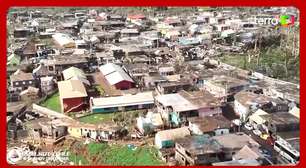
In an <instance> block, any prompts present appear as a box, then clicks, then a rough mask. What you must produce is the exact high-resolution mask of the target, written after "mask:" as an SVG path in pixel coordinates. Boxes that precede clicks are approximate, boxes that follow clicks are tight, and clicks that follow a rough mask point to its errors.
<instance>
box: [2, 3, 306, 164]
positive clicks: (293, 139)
mask: <svg viewBox="0 0 306 168" xmlns="http://www.w3.org/2000/svg"><path fill="white" fill-rule="evenodd" d="M281 14H286V15H290V16H292V17H291V19H292V18H293V19H294V20H291V23H293V22H294V25H291V26H287V27H282V25H280V26H278V27H277V28H276V27H275V25H269V24H259V23H258V22H255V21H254V20H253V21H251V20H250V19H249V18H250V17H254V16H255V17H258V18H263V17H270V18H271V17H272V16H279V15H281ZM7 16H8V20H7V28H8V29H7V32H8V35H7V41H8V48H7V65H6V66H7V96H6V100H7V149H8V150H11V151H12V149H16V148H19V149H22V150H23V151H34V152H36V153H38V152H40V151H48V152H56V151H69V156H68V160H66V161H63V160H60V159H58V160H56V159H53V160H52V161H41V160H38V159H37V158H35V156H31V157H27V156H23V157H22V158H21V159H19V160H18V162H17V163H15V164H18V165H186V166H187V165H210V166H226V165H246V166H250V165H252V166H257V165H294V164H297V163H298V162H299V157H300V152H299V141H300V138H299V124H300V120H299V118H300V112H299V98H300V96H299V95H300V91H299V90H300V89H299V77H295V78H294V79H293V78H292V80H287V79H284V78H281V77H279V76H280V75H287V76H294V75H297V76H299V72H296V71H294V69H293V72H292V67H293V68H296V67H297V69H299V33H296V32H299V17H298V10H297V9H295V8H245V9H244V8H212V7H205V8H204V7H192V8H191V7H190V8H178V7H177V8H171V7H152V8H139V7H138V8H137V7H135V8H132V7H130V8H119V7H116V8H115V7H113V8H111V7H104V8H102V7H101V8H39V9H38V8H11V9H10V11H9V12H8V15H7ZM292 32H293V33H292ZM292 34H293V36H292V37H293V38H289V37H288V36H290V35H292ZM290 37H291V36H290ZM284 45H285V46H287V47H282V46H284ZM271 46H272V49H271ZM275 46H278V47H279V46H281V47H280V48H282V49H286V50H287V49H288V48H289V49H290V51H289V52H283V50H281V54H283V55H285V58H288V59H286V60H289V63H288V61H287V62H286V64H285V65H286V66H285V70H284V71H281V70H282V67H281V66H278V65H279V64H276V68H275V67H274V70H278V71H277V72H276V73H274V71H271V72H272V73H271V72H270V71H268V70H266V71H260V70H255V69H252V68H248V67H247V66H248V65H251V64H252V65H253V64H256V63H257V65H259V64H258V63H259V62H260V61H261V60H264V61H265V59H266V58H265V56H263V55H264V53H263V52H262V51H263V50H264V49H266V48H270V50H271V51H270V50H269V49H268V50H269V51H270V52H272V51H274V50H276V49H274V48H273V47H275ZM290 47H291V48H290ZM229 56H231V57H229ZM225 58H226V59H225ZM238 58H242V59H241V60H240V61H239V60H238ZM237 60H238V65H237V64H235V61H236V62H237ZM271 60H272V59H271ZM279 60H281V59H274V60H272V61H279ZM294 60H297V61H296V62H295V64H294V66H292V67H291V69H290V66H287V65H291V64H290V63H292V62H294ZM233 62H234V63H233ZM271 65H272V66H271V67H272V68H271V69H272V70H273V66H274V63H271ZM288 67H289V68H288ZM290 73H292V74H293V75H292V74H290ZM288 74H289V75H288ZM8 152H9V151H8ZM10 153H11V154H12V152H10ZM17 154H18V153H17ZM17 154H16V152H15V153H13V154H12V155H17Z"/></svg>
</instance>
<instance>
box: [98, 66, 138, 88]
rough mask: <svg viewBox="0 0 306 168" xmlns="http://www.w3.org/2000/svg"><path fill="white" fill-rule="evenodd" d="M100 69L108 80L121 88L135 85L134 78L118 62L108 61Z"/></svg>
mask: <svg viewBox="0 0 306 168" xmlns="http://www.w3.org/2000/svg"><path fill="white" fill-rule="evenodd" d="M99 69H100V72H101V73H102V75H103V76H104V78H105V79H106V80H107V82H108V83H109V84H110V85H112V86H115V87H116V88H117V89H119V90H126V89H130V88H132V87H134V85H135V84H134V81H133V79H132V78H131V77H130V76H129V75H128V74H127V73H126V72H125V71H124V70H123V69H122V68H121V67H120V66H118V65H116V64H113V63H108V64H105V65H102V66H100V68H99Z"/></svg>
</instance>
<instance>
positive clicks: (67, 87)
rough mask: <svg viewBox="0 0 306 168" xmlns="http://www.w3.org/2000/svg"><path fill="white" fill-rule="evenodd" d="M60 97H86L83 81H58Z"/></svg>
mask: <svg viewBox="0 0 306 168" xmlns="http://www.w3.org/2000/svg"><path fill="white" fill-rule="evenodd" d="M58 90H59V94H60V98H61V99H64V98H75V97H86V96H87V92H86V89H85V87H84V85H83V83H82V82H81V81H79V80H67V81H60V82H58Z"/></svg>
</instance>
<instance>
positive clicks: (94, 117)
mask: <svg viewBox="0 0 306 168" xmlns="http://www.w3.org/2000/svg"><path fill="white" fill-rule="evenodd" d="M114 115H115V113H105V114H91V115H88V116H84V117H81V118H79V120H80V121H81V122H84V123H90V124H98V123H102V122H105V121H111V120H112V118H113V117H114Z"/></svg>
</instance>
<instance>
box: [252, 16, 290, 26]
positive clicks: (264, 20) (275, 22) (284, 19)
mask: <svg viewBox="0 0 306 168" xmlns="http://www.w3.org/2000/svg"><path fill="white" fill-rule="evenodd" d="M294 20H295V18H294V16H291V15H279V16H256V17H253V18H251V21H252V22H255V23H256V24H258V25H272V26H275V27H278V26H280V27H290V26H293V25H294Z"/></svg>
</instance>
